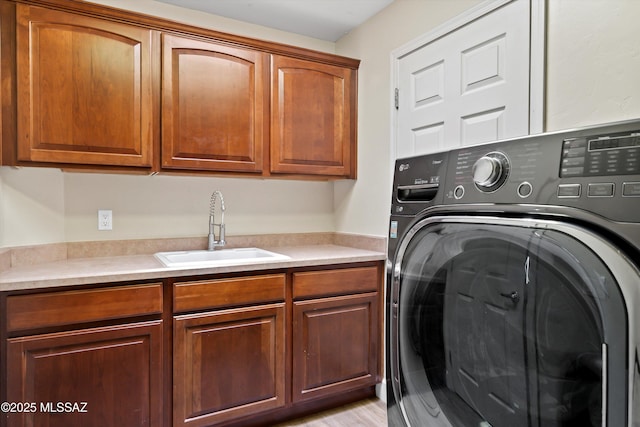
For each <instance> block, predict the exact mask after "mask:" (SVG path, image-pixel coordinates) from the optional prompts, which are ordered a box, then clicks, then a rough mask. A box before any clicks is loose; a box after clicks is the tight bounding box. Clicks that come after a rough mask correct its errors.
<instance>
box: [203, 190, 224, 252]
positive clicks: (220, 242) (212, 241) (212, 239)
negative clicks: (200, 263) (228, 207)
mask: <svg viewBox="0 0 640 427" xmlns="http://www.w3.org/2000/svg"><path fill="white" fill-rule="evenodd" d="M218 198H219V199H220V222H218V223H217V224H216V219H215V211H216V200H217V199H218ZM224 211H225V206H224V197H222V192H221V191H220V190H216V191H214V192H213V193H212V194H211V201H210V204H209V239H208V240H209V243H208V245H207V250H210V251H212V250H214V249H215V248H216V247H221V246H224V245H226V244H227V242H226V241H225V225H224ZM216 227H218V239H217V240H216V235H215V229H216Z"/></svg>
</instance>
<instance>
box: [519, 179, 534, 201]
mask: <svg viewBox="0 0 640 427" xmlns="http://www.w3.org/2000/svg"><path fill="white" fill-rule="evenodd" d="M532 192H533V187H532V186H531V184H530V183H528V182H527V181H525V182H523V183H521V184H520V185H519V186H518V196H520V197H522V198H523V199H526V198H527V197H529V196H530V195H531V193H532Z"/></svg>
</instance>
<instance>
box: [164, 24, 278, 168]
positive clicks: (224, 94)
mask: <svg viewBox="0 0 640 427" xmlns="http://www.w3.org/2000/svg"><path fill="white" fill-rule="evenodd" d="M162 46H163V47H162V52H163V75H162V94H163V95H162V96H163V102H162V167H163V168H168V169H197V170H215V171H237V172H257V173H260V172H261V171H262V167H263V147H264V144H265V143H266V142H268V140H267V138H268V126H269V90H268V89H269V88H268V81H269V77H268V73H269V68H268V65H267V64H268V61H269V57H268V55H267V54H266V53H263V52H260V51H257V50H250V49H243V48H240V47H233V46H229V45H225V44H219V43H214V42H210V41H202V40H195V39H189V38H186V37H178V36H173V35H167V34H164V35H163V37H162Z"/></svg>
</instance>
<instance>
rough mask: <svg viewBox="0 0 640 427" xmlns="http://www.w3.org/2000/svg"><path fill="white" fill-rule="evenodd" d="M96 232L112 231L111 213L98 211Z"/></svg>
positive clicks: (109, 211)
mask: <svg viewBox="0 0 640 427" xmlns="http://www.w3.org/2000/svg"><path fill="white" fill-rule="evenodd" d="M98 230H113V211H111V210H99V211H98Z"/></svg>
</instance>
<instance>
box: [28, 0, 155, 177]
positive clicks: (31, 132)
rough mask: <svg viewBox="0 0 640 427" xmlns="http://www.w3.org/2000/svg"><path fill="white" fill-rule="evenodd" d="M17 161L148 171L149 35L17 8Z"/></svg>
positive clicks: (151, 34)
mask: <svg viewBox="0 0 640 427" xmlns="http://www.w3.org/2000/svg"><path fill="white" fill-rule="evenodd" d="M16 22H17V29H16V32H17V35H16V37H17V40H16V43H17V48H16V52H17V53H16V55H17V100H18V105H17V117H18V119H17V120H18V128H17V129H18V135H17V144H18V145H17V159H18V160H19V161H32V162H46V163H49V162H53V163H63V164H65V163H71V164H82V165H111V166H141V167H151V166H152V139H153V125H152V124H153V122H152V114H153V99H152V40H153V38H154V32H153V31H152V30H148V29H145V28H141V27H137V26H131V25H125V24H119V23H116V22H112V21H109V20H102V19H97V18H92V17H88V16H83V15H78V14H71V13H66V12H62V11H57V10H49V9H44V8H40V7H32V6H26V5H22V4H18V5H17V20H16Z"/></svg>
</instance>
